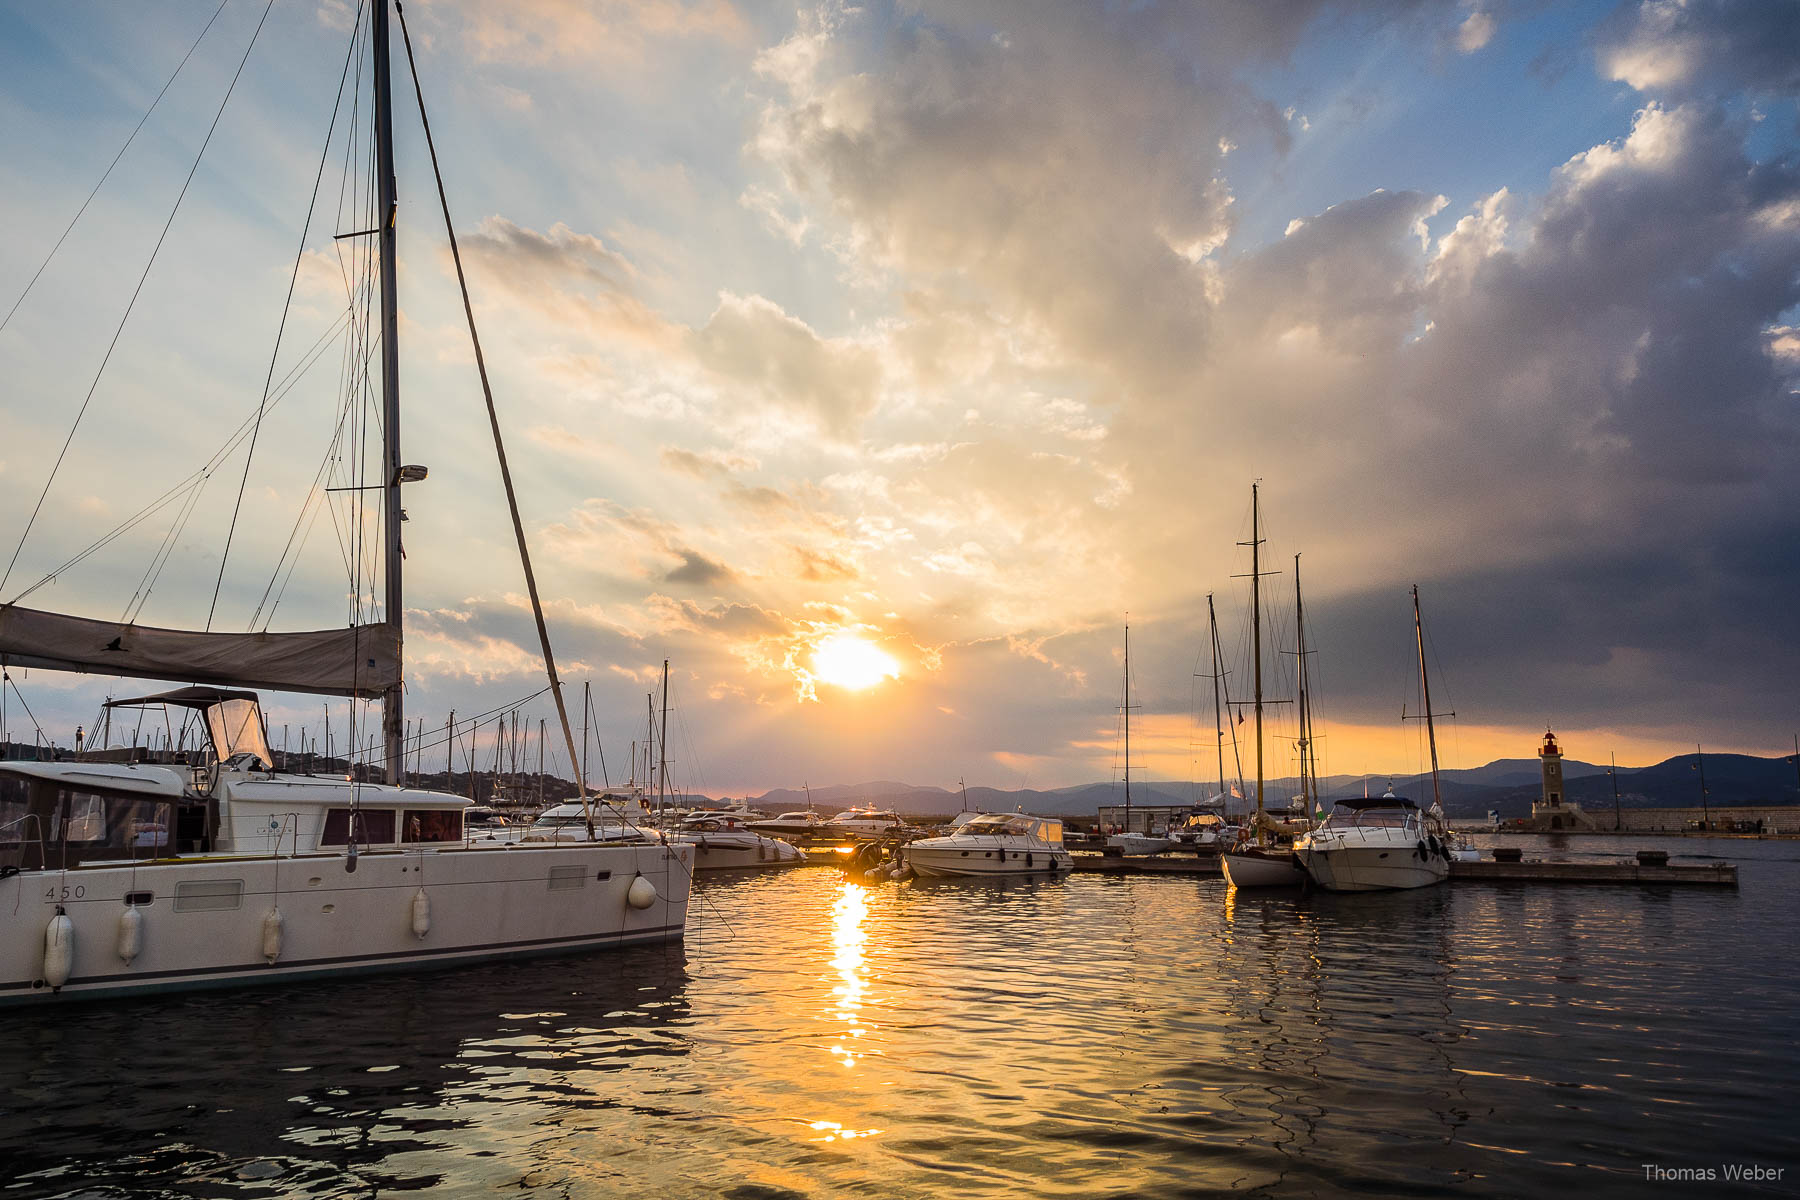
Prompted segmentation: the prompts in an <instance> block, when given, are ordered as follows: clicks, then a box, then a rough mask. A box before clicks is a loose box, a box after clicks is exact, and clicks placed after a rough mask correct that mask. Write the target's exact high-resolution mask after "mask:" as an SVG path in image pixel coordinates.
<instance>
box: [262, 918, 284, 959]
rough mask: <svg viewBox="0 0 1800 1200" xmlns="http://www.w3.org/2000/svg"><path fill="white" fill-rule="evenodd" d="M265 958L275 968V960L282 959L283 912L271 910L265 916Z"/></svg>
mask: <svg viewBox="0 0 1800 1200" xmlns="http://www.w3.org/2000/svg"><path fill="white" fill-rule="evenodd" d="M262 952H263V957H264V958H266V959H268V960H269V965H270V966H274V965H275V960H276V959H278V958H280V957H281V910H280V909H279V908H271V909H270V910H269V911H268V912H267V913H265V914H264V915H263V922H262Z"/></svg>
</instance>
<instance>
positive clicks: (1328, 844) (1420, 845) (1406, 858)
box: [1294, 586, 1455, 892]
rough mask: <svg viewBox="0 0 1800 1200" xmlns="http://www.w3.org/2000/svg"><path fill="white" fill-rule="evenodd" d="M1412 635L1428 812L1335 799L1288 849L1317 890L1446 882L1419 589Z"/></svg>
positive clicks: (1448, 847) (1400, 800)
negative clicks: (1426, 754) (1427, 757)
mask: <svg viewBox="0 0 1800 1200" xmlns="http://www.w3.org/2000/svg"><path fill="white" fill-rule="evenodd" d="M1412 601H1413V633H1414V637H1415V639H1416V641H1417V644H1418V650H1419V690H1420V693H1421V695H1422V696H1423V699H1424V705H1425V711H1424V712H1423V713H1421V714H1420V716H1422V717H1423V718H1424V721H1425V740H1426V743H1427V744H1428V745H1429V746H1430V748H1431V797H1432V799H1431V807H1430V808H1429V809H1425V810H1421V809H1420V808H1419V806H1418V805H1417V804H1414V803H1413V802H1412V801H1411V800H1408V799H1406V798H1404V797H1402V796H1396V795H1395V794H1394V791H1393V789H1392V788H1391V787H1390V788H1389V789H1388V791H1387V793H1386V794H1385V795H1382V796H1378V797H1375V798H1373V799H1371V798H1369V797H1367V796H1365V797H1363V798H1361V799H1353V800H1339V801H1338V802H1337V804H1336V805H1335V806H1334V807H1333V808H1332V810H1331V815H1330V816H1328V817H1326V818H1325V822H1324V824H1322V825H1320V826H1319V827H1318V828H1317V829H1315V830H1313V831H1312V832H1311V833H1308V834H1306V835H1305V836H1303V837H1301V838H1300V839H1299V840H1298V841H1296V842H1295V843H1294V853H1295V857H1296V858H1298V859H1299V860H1300V863H1301V865H1302V866H1304V867H1305V868H1306V873H1307V875H1308V876H1309V877H1310V878H1311V879H1312V881H1313V882H1314V883H1316V884H1318V885H1319V886H1320V887H1322V888H1325V889H1326V890H1328V891H1333V892H1377V891H1386V890H1390V889H1394V888H1419V887H1430V886H1431V885H1432V884H1434V883H1442V882H1443V881H1444V880H1445V879H1448V878H1449V877H1450V858H1451V855H1452V854H1453V853H1454V851H1455V848H1454V847H1453V846H1452V844H1451V836H1450V827H1449V824H1448V823H1447V822H1446V821H1445V820H1444V808H1443V799H1442V796H1443V792H1442V787H1441V784H1440V782H1439V779H1438V753H1437V728H1436V726H1435V724H1434V723H1433V718H1434V717H1435V716H1436V715H1437V714H1436V713H1434V712H1433V711H1432V707H1431V677H1430V674H1429V673H1428V672H1427V670H1426V666H1425V618H1424V616H1423V615H1422V614H1421V613H1420V611H1419V589H1418V587H1417V586H1415V587H1414V588H1413V590H1412Z"/></svg>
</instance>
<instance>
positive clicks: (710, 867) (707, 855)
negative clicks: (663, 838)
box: [669, 813, 806, 871]
mask: <svg viewBox="0 0 1800 1200" xmlns="http://www.w3.org/2000/svg"><path fill="white" fill-rule="evenodd" d="M669 840H670V841H671V842H686V843H688V844H690V845H692V846H693V847H694V869H695V870H696V871H730V870H743V869H745V868H753V867H794V866H799V865H800V864H802V863H804V862H805V861H806V855H805V854H803V853H801V852H800V850H799V849H798V848H797V847H794V846H791V845H789V844H788V843H787V842H784V841H782V840H781V839H780V838H772V837H767V836H765V835H763V834H760V833H757V832H756V831H755V830H753V829H751V828H750V827H749V826H748V825H746V824H745V823H744V821H743V819H742V818H741V817H738V816H736V815H734V814H731V813H695V814H693V815H691V816H689V817H688V818H687V819H686V820H685V821H683V822H682V823H681V824H680V825H678V826H677V827H676V828H675V829H674V830H672V831H671V832H670V834H669Z"/></svg>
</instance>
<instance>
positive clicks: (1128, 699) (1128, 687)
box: [1124, 621, 1131, 833]
mask: <svg viewBox="0 0 1800 1200" xmlns="http://www.w3.org/2000/svg"><path fill="white" fill-rule="evenodd" d="M1124 712H1125V832H1126V833H1130V832H1131V622H1129V621H1127V622H1126V623H1125V707H1124Z"/></svg>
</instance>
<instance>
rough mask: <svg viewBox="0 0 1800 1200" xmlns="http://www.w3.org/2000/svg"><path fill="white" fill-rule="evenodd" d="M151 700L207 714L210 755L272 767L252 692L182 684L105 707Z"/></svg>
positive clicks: (130, 705) (136, 705)
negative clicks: (245, 758) (243, 758)
mask: <svg viewBox="0 0 1800 1200" xmlns="http://www.w3.org/2000/svg"><path fill="white" fill-rule="evenodd" d="M150 704H173V705H175V706H176V707H178V708H191V709H194V710H195V711H197V712H203V713H205V714H206V728H207V732H208V733H210V734H211V735H212V742H213V756H214V757H215V758H217V759H218V760H219V761H220V762H229V761H230V760H231V759H232V758H235V757H236V756H238V755H240V754H249V755H252V756H254V757H255V759H256V762H257V764H258V765H260V766H261V767H262V768H263V769H264V770H274V768H275V756H274V755H273V754H272V753H270V751H269V737H268V732H267V731H266V730H265V729H264V728H263V721H262V706H261V705H260V704H258V703H257V701H256V693H255V692H239V691H232V690H229V689H226V688H216V687H184V688H176V689H175V690H174V691H172V692H158V693H157V694H156V695H154V696H139V697H137V698H136V699H135V700H108V701H107V702H106V707H108V708H141V707H143V706H145V705H150Z"/></svg>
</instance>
